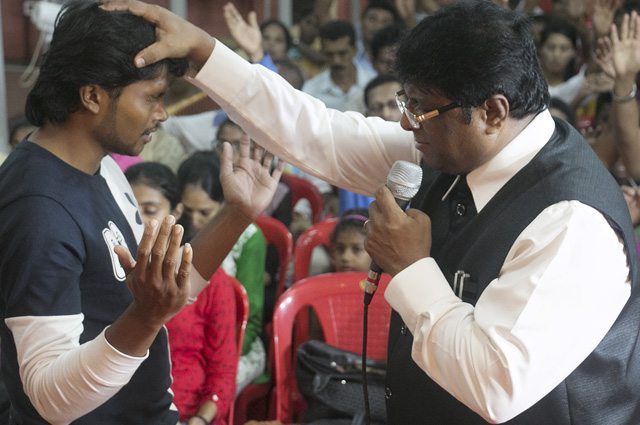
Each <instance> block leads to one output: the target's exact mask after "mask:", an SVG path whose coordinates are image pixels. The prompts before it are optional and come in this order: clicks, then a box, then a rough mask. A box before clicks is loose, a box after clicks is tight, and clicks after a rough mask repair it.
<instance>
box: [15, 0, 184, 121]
mask: <svg viewBox="0 0 640 425" xmlns="http://www.w3.org/2000/svg"><path fill="white" fill-rule="evenodd" d="M155 41H156V35H155V28H154V26H153V25H152V24H150V23H149V22H147V21H146V20H145V19H143V18H141V17H138V16H135V15H132V14H131V13H129V12H108V11H105V10H102V9H101V8H100V2H99V1H96V0H90V1H87V0H72V1H70V2H68V3H66V4H65V5H64V6H63V8H62V10H61V12H60V14H59V15H58V17H57V19H56V25H55V31H54V33H53V38H52V40H51V45H50V46H49V50H48V52H47V54H46V55H45V57H44V60H43V62H42V66H41V67H40V74H39V76H38V79H37V81H36V83H35V85H34V87H33V89H31V92H30V93H29V95H28V96H27V103H26V107H25V114H26V116H27V118H28V120H29V122H31V123H32V124H33V125H35V126H42V125H43V124H44V123H45V122H50V123H52V124H54V125H57V124H62V123H64V122H65V121H66V120H67V117H68V116H69V114H72V113H74V112H76V111H77V110H78V109H79V108H80V98H79V94H78V92H79V89H80V87H82V86H86V85H89V84H96V85H98V86H100V87H102V88H103V89H105V90H107V91H108V92H109V95H110V96H112V97H114V98H115V97H117V96H118V95H119V94H120V93H121V89H122V88H124V87H125V86H127V85H129V84H131V83H134V82H136V81H140V80H151V79H153V78H156V77H157V76H159V75H160V73H161V72H162V70H164V69H165V67H166V69H167V71H168V74H169V75H170V76H174V77H179V76H182V75H183V74H184V73H185V71H186V69H187V61H186V60H184V59H165V60H163V61H160V62H158V63H155V64H152V65H149V66H146V67H144V68H136V67H135V65H134V62H133V59H134V57H135V55H136V54H137V53H138V52H139V51H140V50H142V49H144V48H145V47H147V46H149V45H150V44H152V43H154V42H155Z"/></svg>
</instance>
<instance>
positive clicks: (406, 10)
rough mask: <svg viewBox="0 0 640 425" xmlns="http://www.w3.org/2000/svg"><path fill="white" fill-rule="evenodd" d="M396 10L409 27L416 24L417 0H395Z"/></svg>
mask: <svg viewBox="0 0 640 425" xmlns="http://www.w3.org/2000/svg"><path fill="white" fill-rule="evenodd" d="M395 5H396V10H397V11H398V14H400V17H401V18H402V19H403V20H404V22H405V24H407V26H408V27H409V28H411V27H414V26H416V24H417V22H416V0H395Z"/></svg>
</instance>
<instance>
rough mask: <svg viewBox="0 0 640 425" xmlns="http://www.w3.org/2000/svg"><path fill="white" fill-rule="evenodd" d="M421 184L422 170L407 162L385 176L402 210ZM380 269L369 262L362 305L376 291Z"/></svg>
mask: <svg viewBox="0 0 640 425" xmlns="http://www.w3.org/2000/svg"><path fill="white" fill-rule="evenodd" d="M421 183H422V168H420V166H419V165H417V164H414V163H413V162H409V161H402V160H400V161H396V162H395V163H394V164H393V166H392V167H391V170H390V171H389V174H388V175H387V187H388V188H389V190H390V191H391V193H392V194H393V197H394V198H395V199H396V203H397V204H398V206H399V207H400V208H402V209H405V208H406V207H407V205H409V202H411V199H413V197H414V196H416V193H418V190H419V189H420V184H421ZM381 275H382V268H380V266H378V265H377V264H376V262H375V261H373V260H372V261H371V266H370V268H369V275H368V276H367V281H366V282H365V286H364V292H365V294H364V303H365V304H366V305H369V303H370V302H371V299H372V298H373V294H374V293H375V292H376V289H378V283H379V282H380V276H381Z"/></svg>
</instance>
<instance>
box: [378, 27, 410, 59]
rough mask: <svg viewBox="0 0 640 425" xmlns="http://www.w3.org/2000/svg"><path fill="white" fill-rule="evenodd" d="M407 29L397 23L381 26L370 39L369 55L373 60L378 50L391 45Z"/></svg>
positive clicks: (392, 45)
mask: <svg viewBox="0 0 640 425" xmlns="http://www.w3.org/2000/svg"><path fill="white" fill-rule="evenodd" d="M406 32H407V30H406V29H405V28H403V27H401V26H398V25H392V26H390V27H386V28H382V29H381V30H380V31H378V32H376V33H375V35H374V36H373V39H372V40H371V57H372V58H373V59H374V60H375V59H377V58H378V55H379V54H380V51H381V50H382V49H383V48H385V47H393V48H395V46H396V45H397V44H398V43H399V42H400V40H402V37H404V35H405V33H406Z"/></svg>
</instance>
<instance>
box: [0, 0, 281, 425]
mask: <svg viewBox="0 0 640 425" xmlns="http://www.w3.org/2000/svg"><path fill="white" fill-rule="evenodd" d="M61 13H62V14H61V16H60V17H59V19H58V21H57V25H56V30H55V32H54V35H53V39H52V42H51V46H50V49H49V51H48V53H47V56H46V58H45V59H44V62H43V64H42V67H41V70H40V75H39V77H38V81H37V82H36V84H35V86H34V88H33V89H32V91H31V92H30V94H29V97H28V99H27V106H26V114H27V117H28V119H29V120H30V122H31V123H32V124H34V125H35V126H36V127H37V129H36V130H35V131H34V132H33V133H32V134H31V135H30V136H29V138H28V139H26V140H25V141H24V142H23V143H20V145H19V147H18V148H17V149H16V150H15V151H14V152H13V153H12V154H11V155H10V156H9V157H8V158H7V160H6V161H5V162H4V163H3V165H2V167H0V282H1V283H0V295H1V296H0V312H1V313H2V319H3V320H2V321H1V323H0V338H1V342H2V350H1V354H2V361H1V364H2V373H3V376H4V378H5V381H6V385H7V389H8V393H9V396H10V399H11V412H10V413H11V421H12V423H14V424H45V423H70V422H73V423H77V424H114V425H115V424H124V423H138V424H157V425H175V424H176V423H177V421H178V413H177V411H176V409H175V406H173V403H172V396H171V394H170V392H169V385H170V383H171V379H170V362H169V351H168V344H167V335H166V329H165V328H164V323H165V322H166V321H167V320H169V319H170V318H171V317H172V316H173V315H174V314H176V313H177V312H178V311H180V309H181V308H182V307H183V306H184V305H185V303H186V302H187V301H188V299H192V298H193V297H194V296H197V294H198V293H199V291H200V290H202V288H203V287H204V286H205V285H206V282H207V280H208V278H209V277H210V276H211V275H212V274H213V272H214V271H215V270H216V269H217V268H218V266H219V264H220V263H221V261H222V260H223V259H224V258H225V256H226V255H227V253H228V251H229V249H230V248H231V247H232V246H233V244H234V243H235V241H236V239H237V237H238V236H239V235H240V234H241V233H242V232H243V231H244V229H245V228H246V226H247V225H248V224H249V223H250V222H252V221H253V219H255V217H257V215H258V214H260V212H261V211H262V210H263V209H264V208H265V207H266V206H267V205H268V204H269V202H270V200H271V197H272V196H273V193H274V191H275V188H276V185H277V182H278V178H279V176H280V173H281V171H282V167H283V164H281V165H280V166H278V167H276V169H275V171H274V172H273V173H272V174H270V172H269V169H270V165H271V161H272V159H273V157H272V156H271V155H266V156H264V159H262V156H263V155H262V150H261V149H257V154H256V156H255V158H256V159H251V158H249V146H248V142H246V143H243V144H242V145H241V148H240V160H239V164H238V166H237V167H234V166H233V165H232V161H231V153H232V152H231V149H230V147H229V146H227V147H225V152H224V155H223V159H222V167H221V181H222V184H223V186H224V189H225V195H227V196H226V201H227V202H226V204H225V206H224V207H223V209H222V210H221V212H220V213H219V214H218V216H217V217H216V218H214V219H213V220H212V221H211V223H210V224H209V225H208V226H207V227H206V228H205V229H203V231H202V232H201V233H200V234H199V235H197V236H196V237H195V238H194V239H193V240H192V243H191V245H186V246H185V247H184V248H180V243H181V239H182V234H183V230H182V228H181V227H180V226H178V225H176V224H175V219H174V218H173V217H167V219H166V220H164V221H163V223H155V224H150V225H148V226H147V227H146V228H143V226H142V221H141V220H140V217H139V215H138V213H137V204H136V202H135V199H134V197H133V195H132V191H131V188H130V186H129V185H128V183H127V181H126V179H125V177H124V174H123V173H122V171H121V170H120V169H119V167H118V166H117V164H116V163H115V162H114V161H113V160H112V159H111V157H110V156H109V155H108V154H109V153H117V154H124V155H137V154H139V153H140V151H141V150H142V148H143V147H144V145H145V144H146V143H147V142H149V141H150V140H151V137H150V134H151V132H153V131H154V130H155V129H156V128H157V126H158V123H159V122H161V121H164V120H165V119H166V118H167V113H166V111H165V109H164V94H165V93H166V91H167V89H168V87H169V84H170V81H171V80H172V79H173V78H175V77H177V76H181V75H182V74H183V73H184V72H185V69H186V62H185V61H182V60H166V61H162V62H160V63H158V64H155V65H152V66H149V67H145V68H142V69H135V68H134V67H133V58H134V56H135V54H136V53H137V52H138V51H139V49H141V48H144V47H146V46H148V45H150V44H151V43H153V42H155V39H156V38H155V37H156V36H155V30H154V27H153V26H152V25H151V24H148V23H147V22H146V21H144V20H143V19H141V18H138V17H135V16H133V15H131V14H129V13H127V12H122V13H109V12H106V11H103V10H102V9H101V8H100V5H99V3H98V2H96V1H72V2H69V3H67V4H66V5H65V7H64V8H63V10H62V12H61ZM199 253H201V254H200V255H199ZM134 257H135V258H136V260H134ZM192 263H193V266H194V267H191V265H192Z"/></svg>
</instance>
